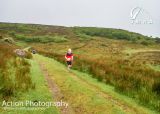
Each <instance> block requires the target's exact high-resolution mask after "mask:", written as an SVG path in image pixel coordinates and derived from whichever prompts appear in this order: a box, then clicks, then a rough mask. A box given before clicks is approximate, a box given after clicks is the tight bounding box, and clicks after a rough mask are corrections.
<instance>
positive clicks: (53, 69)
mask: <svg viewBox="0 0 160 114" xmlns="http://www.w3.org/2000/svg"><path fill="white" fill-rule="evenodd" d="M35 58H36V60H37V61H38V62H41V63H44V64H45V66H46V68H47V69H48V72H49V74H50V75H51V76H52V77H51V78H52V79H53V80H54V81H55V82H56V83H57V85H58V86H59V87H60V89H61V90H62V92H63V95H64V96H65V99H66V100H67V102H69V105H71V106H72V107H74V108H75V107H78V108H79V109H80V110H82V109H83V110H85V112H87V113H92V111H94V112H96V113H100V114H103V113H104V114H105V113H113V114H116V113H117V114H119V113H120V114H121V113H125V112H124V111H123V110H122V109H121V108H120V107H118V106H117V105H116V104H114V103H113V102H111V100H110V99H106V98H104V97H102V96H101V95H100V93H99V91H97V90H96V89H95V88H94V86H97V87H98V88H100V91H102V92H106V93H107V94H109V95H111V96H113V97H115V98H116V99H119V100H120V101H121V102H122V103H125V104H126V105H127V106H130V107H132V108H133V109H134V110H135V111H136V113H138V112H139V111H141V113H148V114H154V113H156V112H154V111H151V110H149V109H146V108H144V107H142V106H140V105H138V104H137V103H135V102H134V101H133V100H132V99H130V98H128V97H126V96H123V95H120V94H118V93H116V92H115V91H114V87H112V86H108V85H105V84H104V83H101V82H98V81H97V80H96V79H93V78H92V77H91V76H89V75H88V74H85V73H81V72H79V71H76V70H72V72H73V73H74V74H75V75H74V74H72V73H70V72H68V71H67V70H66V67H65V66H64V65H62V64H61V63H59V62H57V61H55V60H53V59H51V58H47V57H43V56H40V55H35ZM77 76H78V77H79V78H82V79H83V80H86V82H87V83H89V84H86V83H85V82H84V81H83V80H81V79H79V78H76V77H77ZM90 85H91V86H90ZM92 85H94V86H92ZM95 107H96V108H95ZM129 113H135V112H132V111H130V112H129Z"/></svg>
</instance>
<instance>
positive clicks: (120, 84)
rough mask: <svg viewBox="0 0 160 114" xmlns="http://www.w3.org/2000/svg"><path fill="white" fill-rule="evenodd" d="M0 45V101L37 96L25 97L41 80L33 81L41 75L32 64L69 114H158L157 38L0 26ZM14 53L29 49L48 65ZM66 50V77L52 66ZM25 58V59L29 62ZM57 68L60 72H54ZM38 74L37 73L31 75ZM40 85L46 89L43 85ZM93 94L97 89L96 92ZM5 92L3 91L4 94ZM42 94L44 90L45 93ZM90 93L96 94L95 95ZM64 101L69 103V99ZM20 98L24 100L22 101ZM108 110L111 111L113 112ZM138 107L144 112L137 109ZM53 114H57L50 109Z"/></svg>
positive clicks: (102, 31)
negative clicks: (69, 64) (69, 63)
mask: <svg viewBox="0 0 160 114" xmlns="http://www.w3.org/2000/svg"><path fill="white" fill-rule="evenodd" d="M0 43H1V45H0V46H1V47H0V52H1V53H0V59H1V60H2V61H0V70H1V71H3V72H1V73H0V76H1V78H0V80H1V81H2V82H3V80H9V81H4V84H1V88H2V87H3V89H1V91H0V92H1V96H2V98H1V99H4V98H5V99H8V98H10V97H13V98H14V96H16V95H17V93H19V92H20V93H22V94H24V93H25V94H26V95H27V94H29V96H30V95H31V96H32V95H33V96H32V97H34V95H35V96H36V95H37V94H38V91H37V93H34V92H33V93H32V92H31V93H28V92H30V91H36V90H37V88H36V87H37V85H38V84H40V83H39V82H41V81H42V80H44V78H43V79H42V80H37V79H34V78H35V77H36V76H33V75H36V74H38V75H42V73H43V72H42V70H43V69H42V68H38V65H39V64H37V63H36V62H38V63H41V62H42V61H44V64H45V62H46V63H48V65H46V66H45V67H46V68H45V69H46V70H47V71H48V72H49V73H50V75H51V76H50V75H49V76H48V77H51V78H55V80H54V79H53V80H54V81H55V82H56V84H57V87H59V88H60V90H61V91H62V93H63V94H64V96H65V98H66V100H68V102H70V104H71V105H72V106H71V107H72V108H73V109H70V110H69V111H71V112H72V110H74V111H73V112H75V111H77V112H78V113H80V112H83V113H92V112H90V110H93V111H94V112H97V113H103V112H104V113H107V112H105V111H104V110H105V109H108V110H109V109H111V110H110V113H113V114H114V113H118V112H119V113H135V112H137V111H138V112H139V110H141V111H143V112H144V113H152V112H150V111H149V109H151V110H155V111H160V110H159V109H160V89H159V88H160V70H159V65H160V59H159V58H160V45H159V39H158V38H155V39H153V38H151V37H148V36H144V35H141V34H138V33H133V32H130V31H126V30H120V29H112V28H95V27H62V26H49V25H34V24H9V23H0ZM2 44H3V45H2ZM26 47H30V48H26ZM5 48H6V49H5ZM17 48H20V49H23V48H25V49H26V51H27V50H28V49H29V51H30V50H32V49H35V50H36V51H37V52H38V53H39V54H41V55H43V56H47V57H50V58H52V59H54V60H52V59H49V58H45V57H43V56H39V55H36V56H34V57H35V58H36V59H35V60H36V62H35V61H34V60H29V61H28V60H27V61H26V59H22V60H21V59H17V57H16V56H15V55H14V54H13V50H15V49H17ZM68 48H71V49H72V50H73V53H74V63H73V69H74V70H72V72H71V73H68V72H67V71H66V69H65V67H64V66H63V65H62V64H60V63H58V62H56V61H59V62H61V63H63V64H65V60H64V55H65V53H66V51H67V49H68ZM29 53H30V52H29ZM28 57H29V58H31V56H28ZM8 60H9V61H8ZM55 60H56V61H55ZM52 63H54V64H52ZM8 64H9V65H8ZM30 64H31V65H30ZM14 66H15V67H14ZM59 66H61V68H60V69H59V70H58V68H59ZM34 67H35V68H34ZM56 67H57V68H56ZM53 68H54V69H53ZM7 69H9V70H7ZM13 69H16V70H15V71H16V72H13V71H14V70H13ZM38 69H39V71H41V73H39V71H37V70H38ZM23 72H24V74H23ZM45 72H46V71H45ZM32 73H34V74H32ZM83 73H84V74H83ZM11 74H13V75H11ZM22 75H24V77H23V79H27V80H28V81H25V86H24V88H26V89H25V91H22V90H23V89H22V87H23V86H21V85H23V79H21V78H20V77H21V76H22ZM38 75H37V76H38ZM52 75H53V76H52ZM44 76H45V75H44ZM62 76H64V77H63V78H64V79H63V78H62ZM69 76H71V77H69ZM4 77H5V78H4ZM13 77H17V78H15V80H16V81H15V82H16V83H13V82H12V79H13ZM34 80H36V82H34ZM65 80H66V83H65ZM94 80H95V81H94ZM96 80H98V82H97V81H96ZM62 82H63V83H62ZM35 83H37V84H35ZM42 83H43V84H44V85H46V82H42ZM72 83H73V84H72ZM13 85H17V86H13ZM73 85H74V86H73ZM82 85H83V86H82ZM34 86H35V88H34ZM39 87H41V86H39ZM42 88H43V87H42ZM77 88H81V89H77ZM96 88H99V89H100V91H99V90H97V89H96ZM5 89H6V90H7V91H5V92H4V90H5ZM39 89H40V88H39ZM43 89H44V90H45V88H43ZM48 89H49V88H47V86H46V90H48ZM95 92H97V93H98V92H100V93H101V94H100V95H97V93H95ZM45 93H48V92H45ZM106 93H107V95H106ZM48 94H49V93H48ZM51 94H52V92H51V93H50V95H51ZM108 94H109V95H108ZM110 94H111V95H110ZM120 94H122V95H120ZM43 95H44V97H45V94H42V98H43ZM69 95H70V96H72V97H71V98H70V97H69ZM74 96H78V98H74ZM91 96H95V97H91ZM110 96H112V97H114V98H113V102H118V103H117V104H114V103H113V102H112V101H110V100H109V101H106V99H107V100H108V99H110ZM90 97H91V98H92V99H91V98H90ZM128 97H129V98H128ZM15 98H16V97H15ZM17 98H20V96H17ZM24 98H26V99H29V97H27V96H24ZM37 98H39V97H37ZM46 98H47V97H46ZM48 98H49V97H48ZM40 99H41V98H40ZM114 99H116V100H118V101H114ZM126 99H127V100H126ZM48 100H49V99H48ZM81 100H82V101H81ZM91 100H93V102H91ZM83 101H86V102H83ZM135 102H136V103H135ZM92 103H93V104H92ZM137 103H138V104H137ZM124 104H125V105H124ZM87 105H88V106H87ZM112 105H113V106H115V107H114V108H113V107H112ZM139 105H143V106H145V107H146V108H149V109H146V108H143V107H141V108H138V107H139ZM79 106H80V107H79ZM95 106H97V108H96V109H94V107H95ZM125 106H126V107H127V108H126V109H125ZM53 110H54V111H55V112H58V111H57V110H56V109H53ZM58 110H59V109H58ZM60 110H61V109H60ZM108 110H107V111H108ZM48 112H50V110H48ZM42 113H43V112H42ZM153 113H154V112H153Z"/></svg>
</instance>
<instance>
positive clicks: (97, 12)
mask: <svg viewBox="0 0 160 114" xmlns="http://www.w3.org/2000/svg"><path fill="white" fill-rule="evenodd" d="M159 5H160V0H0V22H13V23H15V22H16V23H37V24H49V25H63V26H95V27H106V28H121V29H126V30H130V31H134V32H138V33H141V34H144V35H149V36H154V37H156V36H158V37H160V13H159V11H160V6H159ZM135 7H140V8H141V9H143V10H141V12H140V13H139V14H138V15H137V18H136V21H142V22H144V21H147V22H148V21H149V20H152V21H153V23H152V24H148V23H147V24H144V23H141V24H132V23H131V17H130V14H131V11H132V9H133V8H135ZM133 11H135V12H136V10H133ZM135 12H133V14H135Z"/></svg>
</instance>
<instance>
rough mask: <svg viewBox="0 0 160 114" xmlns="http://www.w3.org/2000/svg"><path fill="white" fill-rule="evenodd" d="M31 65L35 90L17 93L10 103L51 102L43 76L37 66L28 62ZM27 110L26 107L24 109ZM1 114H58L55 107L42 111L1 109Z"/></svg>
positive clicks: (32, 62) (31, 61)
mask: <svg viewBox="0 0 160 114" xmlns="http://www.w3.org/2000/svg"><path fill="white" fill-rule="evenodd" d="M29 62H30V63H31V78H32V81H33V82H34V83H35V89H34V90H32V89H31V90H29V91H28V92H19V93H17V94H16V96H15V97H12V98H11V99H10V100H11V101H26V100H29V101H42V102H43V101H44V102H45V101H49V102H52V101H53V99H52V96H51V93H50V91H49V90H48V86H47V82H46V81H45V79H44V76H43V75H42V73H41V70H40V68H39V65H38V64H37V63H36V62H34V61H33V60H29ZM42 93H43V94H42ZM26 108H27V107H26ZM0 113H1V114H28V113H32V114H37V113H38V114H51V113H52V114H59V111H58V109H57V108H56V107H49V108H44V109H43V110H27V109H24V110H16V109H15V110H3V108H2V107H1V111H0Z"/></svg>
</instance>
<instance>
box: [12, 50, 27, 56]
mask: <svg viewBox="0 0 160 114" xmlns="http://www.w3.org/2000/svg"><path fill="white" fill-rule="evenodd" d="M14 53H15V54H16V55H18V56H20V57H25V54H26V53H25V51H24V50H22V49H16V50H14Z"/></svg>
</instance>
